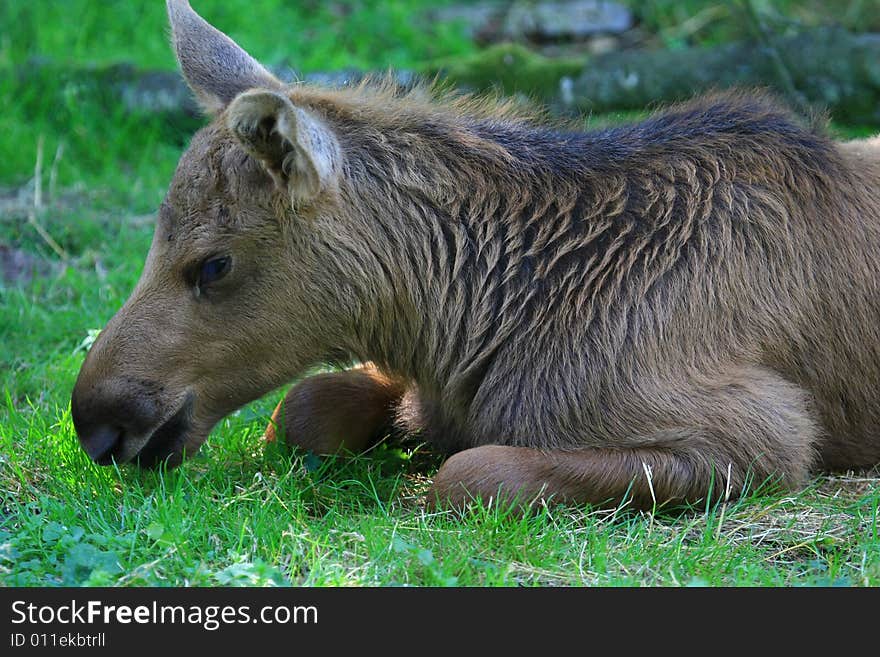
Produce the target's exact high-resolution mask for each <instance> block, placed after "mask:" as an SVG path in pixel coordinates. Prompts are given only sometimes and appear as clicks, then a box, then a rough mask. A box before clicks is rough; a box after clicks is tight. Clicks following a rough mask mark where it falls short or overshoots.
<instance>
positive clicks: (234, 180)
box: [71, 0, 342, 465]
mask: <svg viewBox="0 0 880 657" xmlns="http://www.w3.org/2000/svg"><path fill="white" fill-rule="evenodd" d="M168 13H169V17H170V20H171V26H172V33H173V42H174V47H175V50H176V53H177V58H178V61H179V64H180V67H181V70H182V72H183V75H184V77H185V78H186V80H187V82H188V83H189V85H190V87H191V88H192V89H193V91H194V92H195V94H196V96H197V97H198V99H199V101H200V103H201V104H202V106H203V107H204V108H205V109H206V111H207V112H208V113H209V114H211V115H212V116H213V120H212V122H211V123H210V125H208V126H207V127H206V128H204V129H202V130H201V131H200V132H199V133H197V134H196V136H195V137H194V138H193V140H192V143H191V145H190V147H189V149H188V151H187V152H186V153H185V154H184V155H183V156H182V158H181V160H180V163H179V165H178V168H177V171H176V173H175V175H174V178H173V180H172V182H171V185H170V187H169V190H168V194H167V196H166V198H165V200H164V202H163V203H162V205H161V208H160V210H159V214H158V220H157V225H156V232H155V235H154V237H153V242H152V245H151V247H150V251H149V254H148V256H147V259H146V263H145V265H144V269H143V273H142V275H141V278H140V280H139V282H138V284H137V286H136V288H135V290H134V291H133V292H132V294H131V297H130V298H129V299H128V301H127V302H126V303H125V305H124V306H123V307H122V309H121V310H119V312H117V313H116V315H115V316H114V317H113V318H112V319H111V320H110V322H109V323H108V324H107V326H106V327H105V329H104V330H103V331H102V332H101V334H100V336H99V337H98V339H97V340H96V342H95V343H94V345H93V346H92V348H91V350H90V352H89V354H88V356H87V358H86V360H85V362H84V363H83V366H82V370H81V372H80V374H79V378H78V380H77V382H76V386H75V388H74V391H73V395H72V399H71V410H72V415H73V421H74V425H75V427H76V431H77V434H78V436H79V439H80V442H81V444H82V446H83V448H84V449H85V451H86V452H87V453H88V454H89V456H90V457H91V458H92V459H94V460H95V461H96V462H98V463H101V464H108V463H111V462H113V461H114V460H115V461H116V462H125V461H130V460H135V459H136V460H138V461H139V462H140V463H141V464H146V465H152V464H155V463H158V462H161V461H167V462H168V463H169V464H172V465H176V464H177V463H179V462H180V461H181V460H182V458H183V455H184V452H186V453H187V454H190V455H191V454H192V453H194V452H195V451H197V450H198V448H199V446H200V445H201V444H202V442H203V441H204V439H205V437H206V435H207V434H208V432H209V431H210V430H211V428H212V427H213V426H214V424H215V423H216V422H217V421H218V420H219V419H221V418H222V417H223V416H224V415H226V414H228V413H229V412H231V411H232V410H234V409H235V408H238V407H239V406H241V405H242V404H244V403H246V402H248V401H250V400H252V399H255V398H257V397H259V396H260V395H262V394H264V393H266V392H268V391H269V390H271V389H273V388H275V387H277V386H279V385H282V384H283V383H285V382H286V381H288V380H289V379H290V378H291V377H293V376H294V375H296V374H297V373H298V372H299V371H300V370H302V368H303V367H305V366H306V365H308V364H309V363H310V362H311V361H312V360H314V358H315V357H316V356H318V357H319V356H321V355H322V354H321V353H320V350H321V345H322V344H324V343H325V342H326V336H323V339H322V336H321V335H320V333H321V332H325V331H326V330H327V328H326V327H325V326H321V325H320V324H318V323H316V321H315V318H314V317H313V316H311V315H310V310H309V309H310V307H311V306H313V305H314V303H310V300H313V299H315V298H318V297H320V296H321V295H322V294H325V292H324V291H322V284H323V285H325V286H326V281H322V280H321V277H320V274H319V273H318V272H320V270H321V267H320V265H321V261H320V258H321V256H320V253H319V249H316V247H315V242H316V240H320V232H321V229H320V226H321V225H322V222H323V221H326V222H328V223H329V220H330V218H332V217H333V216H334V215H335V214H338V208H337V204H338V200H337V198H338V194H336V193H334V190H335V189H336V188H337V175H338V172H339V171H340V167H341V158H342V155H341V149H340V146H339V143H338V141H337V138H336V135H335V134H334V132H333V131H332V130H331V129H330V128H329V127H328V126H327V125H326V124H325V123H324V122H323V121H322V120H321V119H320V118H319V117H318V116H316V115H314V114H312V113H310V112H308V111H306V110H304V109H302V108H300V107H298V106H296V105H295V104H294V103H293V102H292V101H291V99H290V96H289V94H288V92H287V91H286V89H285V87H284V85H282V84H281V83H280V82H279V81H278V80H277V79H276V78H274V77H273V76H272V75H271V74H270V73H269V72H268V71H266V69H264V68H263V67H262V66H261V65H260V64H258V63H257V62H256V61H255V60H254V59H252V58H251V57H250V56H249V55H248V54H247V53H246V52H244V51H243V50H242V49H241V48H240V47H239V46H237V45H236V44H235V43H234V42H233V41H231V40H230V39H229V38H228V37H226V36H225V35H224V34H222V33H221V32H218V31H217V30H216V29H214V28H213V27H211V26H210V25H209V24H208V23H206V22H205V21H204V20H202V19H201V18H200V17H199V16H198V15H197V14H196V13H195V12H193V10H192V9H191V8H190V7H189V4H188V3H187V2H186V0H168ZM279 345H284V349H280V348H279Z"/></svg>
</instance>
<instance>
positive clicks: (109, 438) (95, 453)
mask: <svg viewBox="0 0 880 657" xmlns="http://www.w3.org/2000/svg"><path fill="white" fill-rule="evenodd" d="M121 438H122V431H120V430H119V429H117V428H116V427H111V426H108V425H103V426H99V427H96V428H95V429H94V430H93V431H90V432H89V433H88V435H85V436H82V437H81V438H80V442H81V443H82V446H83V449H84V450H86V454H88V455H89V457H90V458H91V459H92V460H93V461H95V462H96V463H98V464H100V465H110V463H111V462H112V459H111V458H110V457H111V454H112V452H113V448H114V447H116V445H118V444H119V441H120V440H121Z"/></svg>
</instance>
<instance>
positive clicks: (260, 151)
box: [72, 0, 880, 507]
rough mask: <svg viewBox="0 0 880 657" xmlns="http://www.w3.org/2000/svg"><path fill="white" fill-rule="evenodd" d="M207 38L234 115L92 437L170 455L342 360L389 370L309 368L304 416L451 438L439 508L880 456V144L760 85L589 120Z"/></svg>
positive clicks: (290, 420)
mask: <svg viewBox="0 0 880 657" xmlns="http://www.w3.org/2000/svg"><path fill="white" fill-rule="evenodd" d="M169 5H170V7H172V8H173V9H172V11H171V17H172V23H174V21H175V20H176V19H175V17H176V16H177V19H178V20H183V19H181V18H180V17H181V16H188V13H187V12H191V10H190V9H189V7H188V6H187V4H186V3H185V2H183V1H182V0H169ZM186 21H187V24H188V25H193V24H197V22H196V21H195V20H194V19H192V18H191V17H190V18H187V19H186ZM176 34H177V31H176V32H175V35H176ZM217 34H219V33H217ZM188 35H189V36H188V40H187V42H186V47H181V45H180V44H179V43H177V42H176V44H175V45H176V47H177V52H178V58H179V60H180V64H181V68H182V69H183V71H184V74H185V75H186V77H187V79H188V80H189V81H190V84H191V85H193V86H194V88H195V91H196V93H197V95H198V96H199V97H200V98H201V99H202V100H203V102H204V103H205V104H206V107H208V108H209V109H211V110H213V111H215V112H216V115H215V118H214V120H213V121H212V122H211V124H210V125H209V126H207V127H206V128H205V129H203V130H202V131H200V132H199V133H198V134H197V135H196V136H195V137H194V139H193V142H192V145H191V147H190V149H189V150H188V151H187V152H186V153H185V154H184V156H183V157H182V158H181V162H180V165H179V168H178V172H177V173H176V175H175V178H174V180H173V181H172V183H171V187H170V189H169V193H168V197H167V199H166V201H165V203H164V204H163V206H162V209H161V210H160V215H159V222H158V226H157V231H156V237H155V239H154V242H153V245H152V247H151V250H150V254H149V256H148V258H147V263H146V266H145V269H144V273H143V276H142V278H141V281H140V282H139V284H138V286H137V288H136V289H135V291H134V293H133V294H132V297H131V299H129V301H128V302H127V303H126V305H125V306H124V307H123V309H122V310H121V311H120V312H119V313H117V315H116V316H115V317H114V318H113V319H112V320H111V322H110V323H109V324H108V326H107V328H106V329H105V330H104V331H103V332H102V334H101V336H100V338H99V340H98V341H97V342H96V343H95V345H94V347H93V348H92V350H91V352H90V354H89V356H88V358H87V360H86V362H85V363H84V365H83V370H82V373H81V375H80V379H79V381H78V382H77V385H76V388H75V390H74V396H73V402H72V410H73V416H74V421H75V423H76V427H77V431H78V433H79V435H80V438H81V440H82V442H83V446H84V447H85V448H86V449H87V451H89V453H90V454H91V455H92V456H93V458H96V460H98V461H99V462H109V461H110V460H111V458H115V459H117V460H129V459H132V458H135V457H138V458H140V460H141V461H142V462H143V461H147V462H152V461H155V460H160V459H163V458H166V457H167V458H170V460H171V462H172V463H176V462H178V461H179V460H180V459H181V458H182V455H183V452H184V451H185V450H188V451H189V452H190V453H191V452H192V451H193V450H196V449H198V446H199V445H200V444H201V443H202V441H203V440H204V438H205V436H206V435H207V433H208V431H209V430H210V428H211V426H213V424H214V423H216V422H217V421H218V420H219V419H220V418H221V417H223V415H225V414H227V413H229V412H230V411H232V410H233V409H235V408H237V407H238V406H240V405H241V404H243V403H245V402H247V401H249V400H251V399H254V398H256V397H258V396H259V395H262V394H264V393H265V392H267V391H269V390H271V389H272V388H274V387H276V386H278V385H281V384H283V383H284V382H286V381H289V380H291V379H292V378H294V377H296V376H297V375H299V374H300V373H302V372H303V371H304V370H305V369H306V368H307V367H308V366H310V365H312V364H314V363H316V362H320V361H322V360H326V359H338V358H340V357H343V358H346V359H350V360H352V361H360V362H371V363H373V365H370V367H371V368H375V369H370V370H367V371H354V372H350V373H339V374H333V375H322V376H321V377H319V378H316V379H307V380H306V381H304V382H302V383H300V384H298V385H297V386H295V387H294V388H293V389H292V390H291V392H290V393H289V394H288V397H287V402H286V406H285V411H284V417H285V422H284V424H285V434H286V437H287V439H288V440H289V441H291V442H293V443H295V444H299V445H303V446H306V447H309V448H313V449H317V450H319V451H327V452H334V451H337V450H338V449H339V448H340V446H341V447H343V448H349V447H352V448H355V449H361V448H363V447H365V446H367V445H368V444H370V442H371V440H372V435H373V434H374V433H375V431H377V430H379V428H380V427H383V426H385V425H386V424H387V423H388V422H391V421H397V422H398V423H399V424H402V425H404V426H405V427H406V428H408V429H409V430H418V431H421V432H423V434H424V436H425V438H426V439H427V440H429V441H430V442H431V443H432V444H434V445H435V446H437V447H438V448H439V449H442V450H445V451H447V452H449V453H455V454H454V456H452V457H451V458H450V459H449V460H448V461H446V463H445V464H444V465H443V466H442V467H441V469H440V471H439V472H438V474H437V477H436V479H435V482H434V489H433V492H432V495H431V499H432V500H437V501H441V502H452V503H454V504H458V503H461V502H463V501H465V500H466V499H467V498H468V497H469V496H477V497H480V498H484V499H487V498H490V497H493V496H495V495H498V494H502V495H505V496H508V497H520V498H522V499H525V500H531V499H536V498H547V499H556V500H570V501H575V502H590V503H596V504H604V503H612V504H616V503H619V502H620V501H621V500H623V499H624V498H627V497H628V498H629V499H631V500H632V502H633V503H634V505H636V506H639V507H646V506H652V505H654V504H662V503H664V502H670V501H671V502H676V503H678V502H696V501H699V500H704V499H706V498H707V497H709V496H712V497H714V498H716V499H717V498H718V497H719V496H721V495H736V494H739V493H740V492H741V491H742V490H744V489H746V488H747V487H748V486H749V485H750V484H752V483H755V482H757V483H761V482H764V481H767V480H771V481H773V482H776V483H777V484H779V485H782V486H784V487H786V488H796V487H798V486H800V485H802V484H803V483H804V481H805V480H806V478H807V476H808V474H809V473H810V472H811V471H812V470H813V469H815V468H819V467H824V468H853V467H859V466H870V465H873V464H876V463H878V462H880V403H878V402H880V392H878V391H880V386H878V383H880V329H878V320H880V194H878V192H877V182H878V180H880V148H878V143H877V142H876V141H862V142H851V143H847V144H838V143H835V142H833V141H831V140H830V139H828V138H827V137H826V136H825V135H824V134H822V132H821V130H819V129H816V128H813V127H810V126H807V125H804V124H803V123H802V122H801V121H799V120H798V119H797V118H796V117H794V116H793V115H792V114H791V113H790V112H789V111H788V110H786V109H784V108H783V107H781V106H780V105H779V104H777V103H776V102H775V101H774V100H772V99H771V98H769V97H767V96H765V95H761V94H757V93H725V94H718V95H715V96H710V97H705V98H701V99H697V100H694V101H692V102H690V103H687V104H684V105H681V106H677V107H673V108H670V109H667V110H666V111H664V112H662V113H660V114H658V115H656V116H654V117H651V118H649V119H647V120H646V121H644V122H642V123H640V124H636V125H634V126H627V127H621V128H616V129H611V130H605V131H599V132H593V133H579V132H574V131H570V130H566V129H560V128H550V127H546V126H544V125H541V124H540V123H538V122H535V121H533V120H531V119H529V118H528V117H521V116H517V115H516V113H515V112H513V111H512V110H511V108H509V107H506V106H503V105H496V104H493V103H491V102H490V101H485V100H483V101H473V100H468V99H461V98H455V97H449V96H445V97H444V96H443V95H442V94H441V95H439V96H432V95H431V92H430V90H426V89H420V90H417V91H415V92H411V93H408V94H403V93H399V92H398V91H397V90H395V89H393V88H391V87H389V86H388V85H382V84H379V85H364V86H361V87H358V88H354V89H343V90H327V89H317V88H312V87H308V86H300V85H295V86H291V87H283V86H282V85H281V84H280V83H278V82H277V81H274V80H268V81H267V80H264V81H263V82H260V83H259V84H257V85H254V83H253V82H254V75H255V74H254V73H253V71H255V70H257V69H255V68H254V66H259V65H257V64H256V63H255V62H254V64H253V65H251V64H247V65H237V66H236V67H234V70H231V71H226V73H225V74H224V70H223V68H222V66H221V67H219V68H216V67H211V65H210V63H209V62H206V58H208V57H211V56H214V55H213V54H212V53H216V51H217V49H218V48H220V49H222V48H236V49H237V46H235V45H234V44H232V42H231V41H228V39H227V40H226V41H222V40H220V41H218V40H217V39H218V37H217V36H216V34H214V33H213V32H210V31H203V32H199V31H196V32H195V33H193V32H189V33H188ZM224 38H225V37H224ZM200 40H202V41H203V43H202V42H200ZM200 43H201V45H200ZM221 59H222V60H223V61H227V60H231V61H237V62H242V61H245V62H247V61H248V60H249V59H250V58H249V56H247V55H246V53H244V52H243V51H240V52H239V51H238V50H236V51H234V52H232V53H230V54H228V55H225V56H223V57H222V58H221ZM242 69H244V70H245V71H246V73H245V74H244V75H242V74H240V71H241V70H242ZM205 70H208V71H210V74H206V73H205V72H204V71H205ZM259 75H260V76H262V73H260V74H259ZM267 75H268V74H267ZM255 86H256V87H258V88H256V89H255V88H253V87H255ZM233 91H234V92H235V93H234V94H233V93H232V92H233ZM233 95H234V98H230V96H233ZM218 108H219V109H218ZM217 254H226V255H229V256H230V257H231V258H232V263H233V264H232V268H231V270H230V273H229V274H228V275H227V276H226V277H224V278H223V279H221V280H219V281H217V282H216V283H212V284H211V285H210V286H206V288H205V289H204V290H202V289H200V288H199V287H198V285H194V283H193V281H194V274H193V272H194V271H195V272H198V268H199V265H200V263H201V262H203V261H204V260H205V259H209V258H210V257H212V256H215V255H217ZM389 381H390V382H393V384H389ZM404 382H405V383H404ZM404 390H405V392H404ZM334 408H335V409H338V410H339V413H338V415H337V416H336V417H334V414H333V409H334ZM358 409H361V413H360V414H359V413H358ZM279 417H280V415H279ZM456 452H457V453H456Z"/></svg>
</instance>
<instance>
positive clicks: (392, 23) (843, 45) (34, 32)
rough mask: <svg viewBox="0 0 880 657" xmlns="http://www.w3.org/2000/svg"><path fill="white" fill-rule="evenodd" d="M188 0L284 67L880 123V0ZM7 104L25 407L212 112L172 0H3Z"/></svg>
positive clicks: (8, 338)
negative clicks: (172, 19)
mask: <svg viewBox="0 0 880 657" xmlns="http://www.w3.org/2000/svg"><path fill="white" fill-rule="evenodd" d="M192 4H193V6H194V8H195V9H196V10H197V11H198V12H199V13H201V14H202V15H203V16H204V17H205V18H206V19H207V20H208V21H209V22H211V23H213V24H214V25H216V26H217V27H218V28H219V29H221V30H223V31H225V32H227V33H228V34H229V35H230V36H231V37H232V38H233V39H235V40H236V41H238V42H239V43H240V44H241V45H242V46H243V47H245V48H246V49H247V50H248V51H249V52H251V53H252V54H253V55H254V56H255V57H256V58H258V59H259V60H260V61H262V62H264V63H265V64H266V65H268V66H269V67H270V68H272V69H273V70H274V71H275V72H276V73H277V74H278V75H280V76H281V77H282V78H284V79H287V80H294V79H299V80H306V81H317V82H322V83H325V84H331V85H336V84H347V83H350V82H352V81H355V80H357V79H358V78H359V77H361V76H362V75H364V74H365V73H366V72H370V71H386V70H388V69H394V70H395V71H396V73H395V74H396V75H397V77H398V78H399V80H400V81H401V83H403V84H411V83H412V82H413V81H414V80H417V79H419V78H434V77H439V78H440V79H443V80H448V81H449V82H450V83H451V84H453V85H455V86H457V87H460V88H462V89H465V90H469V91H485V90H491V91H494V92H499V93H502V94H512V95H516V96H518V97H519V98H521V99H523V100H524V102H535V103H539V104H542V105H547V106H548V107H549V108H550V110H551V112H553V113H557V114H563V115H567V116H573V117H579V118H580V120H582V122H583V125H584V127H585V128H590V127H594V126H600V125H607V124H609V123H614V122H619V121H624V120H631V119H635V118H638V117H639V116H642V115H644V114H645V113H646V112H647V111H650V109H651V108H653V107H656V106H657V105H658V104H662V103H666V102H669V101H673V100H677V99H681V98H686V97H689V96H691V95H693V94H694V93H696V92H700V91H704V90H707V89H710V88H714V87H726V86H730V85H757V86H767V87H771V88H774V89H775V90H777V92H778V93H779V94H781V95H782V96H784V97H785V98H786V99H788V101H789V102H790V103H791V105H792V106H793V107H795V108H796V109H798V110H799V111H803V112H805V113H806V112H814V111H816V110H820V111H827V112H828V114H829V116H830V118H831V121H832V122H831V130H832V132H834V134H836V135H838V136H844V137H854V136H863V135H868V134H871V133H873V132H875V131H876V130H877V128H878V126H880V0H830V1H829V0H825V1H821V0H777V1H769V0H749V1H746V0H737V1H735V2H717V1H711V0H647V1H644V2H639V1H636V0H617V1H614V2H611V1H608V2H605V1H599V0H544V1H541V0H531V1H524V0H516V1H504V0H474V1H471V2H465V1H463V0H434V1H432V2H430V3H429V2H421V1H419V0H387V1H383V0H329V1H328V0H193V1H192ZM0 107H2V108H3V111H2V112H0V311H2V312H0V373H2V374H3V375H5V376H7V377H8V379H9V383H8V385H7V386H6V390H7V391H8V394H9V395H10V398H11V400H12V404H11V405H10V406H9V407H10V408H14V409H16V410H17V412H20V408H21V407H20V404H19V402H20V401H22V400H26V399H27V400H33V399H41V398H43V399H54V400H55V401H56V402H57V404H58V405H59V406H61V405H64V404H66V399H67V392H68V391H69V387H70V385H72V381H73V377H74V376H75V373H76V369H77V364H78V363H79V362H80V361H81V359H82V354H83V349H84V347H85V346H87V345H88V342H89V340H90V337H89V336H92V335H94V333H95V331H96V330H97V328H98V327H100V326H103V324H104V323H105V322H106V321H107V319H109V317H110V316H111V315H112V314H113V312H114V311H115V309H116V308H118V307H119V306H120V305H121V303H122V302H123V301H124V299H125V298H126V296H127V295H128V293H129V291H130V290H131V288H132V286H133V285H134V283H135V281H136V280H137V276H138V274H139V272H140V268H141V266H142V263H143V257H144V254H145V253H146V251H147V249H148V246H149V241H150V235H151V232H152V226H153V219H154V214H153V213H154V212H155V209H156V207H157V206H158V204H159V202H160V201H161V199H162V196H163V195H164V192H165V188H166V186H167V184H168V181H169V179H170V177H171V175H172V173H173V170H174V167H175V165H176V162H177V159H178V157H179V155H180V153H181V151H182V149H183V148H185V146H186V144H187V142H188V140H189V138H190V136H191V135H192V133H193V131H194V130H196V129H197V128H198V126H199V125H201V124H202V123H204V118H203V117H201V116H199V114H198V112H197V111H196V109H195V107H194V106H193V103H192V100H191V98H190V95H189V93H188V91H187V89H186V88H185V87H184V85H183V84H182V82H181V80H180V77H179V75H178V73H177V71H176V70H175V61H174V57H173V54H172V52H171V48H170V47H169V43H168V27H167V19H166V15H165V3H164V2H163V1H162V0H140V1H135V0H131V1H126V2H98V1H96V0H3V2H2V3H0ZM53 355H54V356H53ZM13 380H14V383H13ZM53 391H57V393H58V394H57V397H56V396H55V394H54V392H53Z"/></svg>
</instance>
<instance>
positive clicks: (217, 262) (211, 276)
mask: <svg viewBox="0 0 880 657" xmlns="http://www.w3.org/2000/svg"><path fill="white" fill-rule="evenodd" d="M231 265H232V258H230V257H229V256H220V257H219V258H208V259H207V260H205V261H204V262H203V263H202V266H201V267H200V268H199V279H198V287H199V288H202V287H204V286H205V285H210V284H211V283H213V282H214V281H219V280H220V279H221V278H223V277H224V276H226V274H228V273H229V268H230V266H231Z"/></svg>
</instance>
